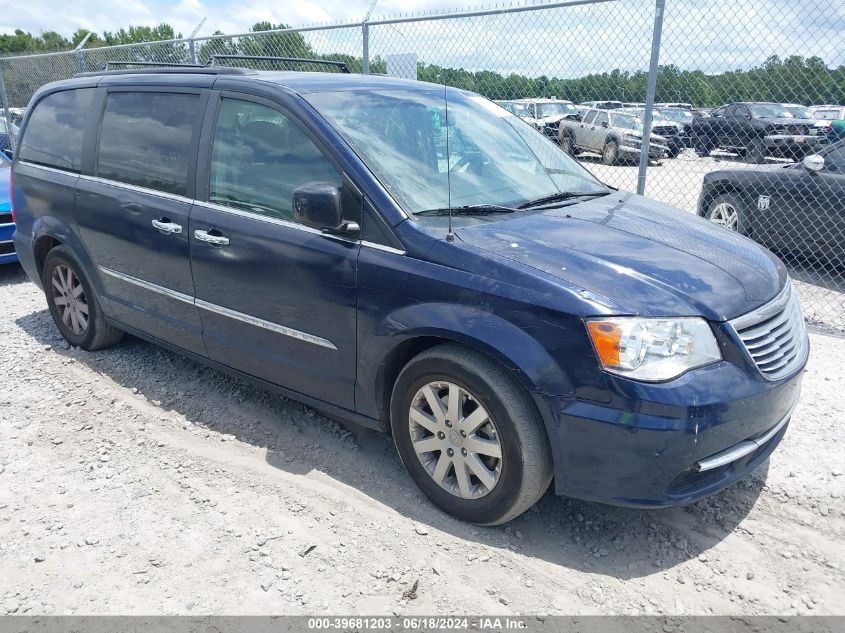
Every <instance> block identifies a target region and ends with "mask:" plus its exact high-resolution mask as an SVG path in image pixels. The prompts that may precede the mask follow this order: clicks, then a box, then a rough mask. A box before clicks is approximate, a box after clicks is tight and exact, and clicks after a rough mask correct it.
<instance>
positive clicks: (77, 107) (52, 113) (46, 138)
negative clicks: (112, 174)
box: [18, 88, 94, 172]
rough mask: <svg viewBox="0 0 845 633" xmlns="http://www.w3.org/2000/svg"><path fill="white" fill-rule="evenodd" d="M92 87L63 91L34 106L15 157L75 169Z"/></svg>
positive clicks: (77, 164) (76, 168)
mask: <svg viewBox="0 0 845 633" xmlns="http://www.w3.org/2000/svg"><path fill="white" fill-rule="evenodd" d="M93 98H94V88H78V89H76V90H63V91H62V92H54V93H52V94H50V95H47V96H46V97H44V98H43V99H41V101H39V102H38V103H37V104H36V105H35V109H34V110H33V111H32V114H31V115H30V117H29V121H28V122H27V124H26V129H25V130H24V133H23V137H22V138H21V140H20V153H19V154H18V158H20V160H24V161H27V162H30V163H36V164H38V165H46V166H47V167H55V168H57V169H64V170H68V171H74V172H79V171H80V169H81V167H82V136H83V133H84V131H85V119H86V118H87V116H88V112H89V110H90V108H91V102H92V100H93Z"/></svg>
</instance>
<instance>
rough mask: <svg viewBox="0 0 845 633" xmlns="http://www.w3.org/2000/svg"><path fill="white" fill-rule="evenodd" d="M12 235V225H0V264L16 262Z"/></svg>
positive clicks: (13, 230)
mask: <svg viewBox="0 0 845 633" xmlns="http://www.w3.org/2000/svg"><path fill="white" fill-rule="evenodd" d="M14 234H15V225H14V224H0V264H9V263H11V262H16V261H18V256H17V253H16V252H15V243H14V241H13V239H12V238H13V236H14Z"/></svg>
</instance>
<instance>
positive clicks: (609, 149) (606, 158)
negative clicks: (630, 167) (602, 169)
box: [601, 141, 619, 165]
mask: <svg viewBox="0 0 845 633" xmlns="http://www.w3.org/2000/svg"><path fill="white" fill-rule="evenodd" d="M617 160H619V145H617V144H616V141H607V143H605V144H604V149H603V150H602V153H601V162H602V163H604V164H605V165H615V164H616V161H617Z"/></svg>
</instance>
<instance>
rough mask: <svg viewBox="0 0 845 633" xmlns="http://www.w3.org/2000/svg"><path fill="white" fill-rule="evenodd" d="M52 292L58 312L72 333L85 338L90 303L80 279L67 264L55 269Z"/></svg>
mask: <svg viewBox="0 0 845 633" xmlns="http://www.w3.org/2000/svg"><path fill="white" fill-rule="evenodd" d="M51 281H52V286H53V287H52V291H53V303H54V304H55V306H56V310H57V311H58V313H59V316H60V317H61V319H62V322H63V323H64V324H65V326H66V327H67V328H69V329H70V331H71V332H72V333H73V334H75V335H76V336H83V335H84V334H85V332H86V331H87V330H88V301H87V299H86V297H85V290H84V289H83V287H82V283H81V282H80V281H79V277H77V276H76V273H74V272H73V270H71V268H70V267H69V266H67V265H65V264H59V265H58V266H56V267H55V268H54V269H53V275H52V278H51Z"/></svg>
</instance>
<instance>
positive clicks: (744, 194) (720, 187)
mask: <svg viewBox="0 0 845 633" xmlns="http://www.w3.org/2000/svg"><path fill="white" fill-rule="evenodd" d="M726 193H734V194H737V195H738V196H739V197H740V198H742V200H743V202H745V204H746V205H749V207H750V201H751V197H750V196H751V194H750V193H749V192H748V191H747V190H746V189H745V188H744V187H743V186H742V185H740V184H739V183H736V182H732V181H729V180H726V181H717V182H715V183H713V184H712V185H711V186H710V187H708V188H707V189H705V190H704V193H703V194H702V197H701V207H700V208H699V211H698V214H699V215H700V216H701V217H703V218H706V217H707V209H708V207H709V206H710V203H711V202H713V200H715V199H716V198H718V197H719V196H721V195H722V194H726Z"/></svg>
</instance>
